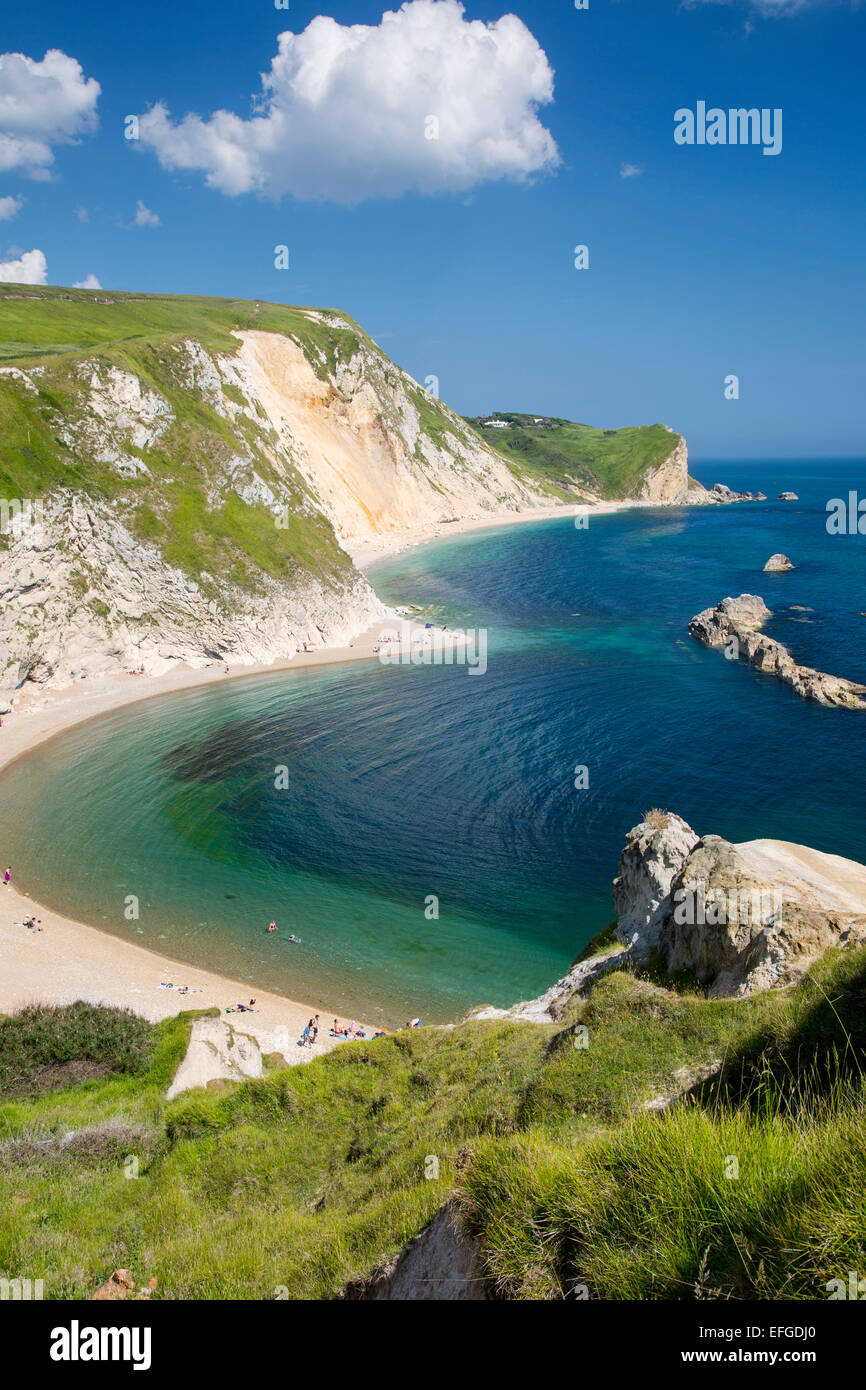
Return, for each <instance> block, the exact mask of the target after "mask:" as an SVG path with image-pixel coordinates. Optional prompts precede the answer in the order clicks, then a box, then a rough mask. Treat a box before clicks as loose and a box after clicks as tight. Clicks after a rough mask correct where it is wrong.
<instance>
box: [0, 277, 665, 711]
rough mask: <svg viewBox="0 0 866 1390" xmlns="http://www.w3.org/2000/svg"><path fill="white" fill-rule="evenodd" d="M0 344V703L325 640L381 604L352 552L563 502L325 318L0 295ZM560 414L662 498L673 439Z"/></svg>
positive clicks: (219, 304) (264, 657)
mask: <svg viewBox="0 0 866 1390" xmlns="http://www.w3.org/2000/svg"><path fill="white" fill-rule="evenodd" d="M3 358H5V359H6V361H7V362H8V363H10V365H6V366H2V367H0V643H2V648H0V651H2V655H0V711H2V710H3V709H8V708H9V706H10V703H11V701H12V700H13V699H15V698H16V694H17V692H19V691H20V690H21V689H22V687H23V686H25V685H29V686H30V688H31V689H32V688H33V684H34V683H36V684H38V685H40V686H46V685H64V684H68V683H69V682H70V681H73V680H76V679H80V678H83V677H86V676H90V675H101V674H106V673H109V672H112V671H122V670H126V669H130V668H132V667H135V668H139V667H143V668H144V670H145V671H146V672H147V673H162V672H164V671H165V670H167V669H169V668H170V667H171V666H172V665H174V664H177V663H184V664H187V665H190V666H193V667H195V666H201V665H204V664H207V663H208V662H211V661H214V660H220V661H224V662H226V663H227V664H229V665H238V664H251V663H258V662H261V663H268V662H271V661H275V660H278V659H280V658H286V657H289V656H291V655H292V654H293V653H294V651H295V650H296V648H297V647H298V646H299V645H300V644H301V643H304V642H306V643H308V644H311V645H312V646H314V647H315V646H322V645H327V646H336V645H341V644H343V643H345V642H347V641H348V640H349V639H350V638H351V637H352V636H353V635H354V634H356V633H358V632H359V631H362V630H364V629H365V628H367V627H369V626H371V625H372V624H374V623H377V622H379V621H380V620H381V619H382V618H384V617H385V616H386V610H385V608H384V607H383V605H382V604H381V603H380V602H379V600H378V599H377V598H376V596H375V594H374V593H373V591H372V589H371V587H370V585H369V583H368V582H367V580H366V579H365V578H364V576H363V575H362V574H361V573H360V572H359V571H358V569H357V568H356V567H355V566H354V564H353V562H352V560H351V558H350V555H349V553H348V552H349V548H350V547H351V546H352V545H353V543H356V542H359V541H367V540H370V539H372V538H375V537H380V536H384V535H387V534H388V533H389V532H394V531H406V530H422V531H423V530H424V529H425V528H426V527H428V526H429V527H431V528H433V527H434V526H436V525H437V524H439V523H442V522H444V521H450V520H458V519H461V518H466V517H473V518H483V517H484V516H485V515H487V514H496V513H498V514H502V513H507V512H512V511H513V512H516V511H518V510H520V509H523V508H527V507H534V506H539V505H545V506H549V505H550V504H551V502H558V501H562V502H566V501H571V500H573V497H572V495H571V494H569V493H568V492H567V491H563V490H562V489H559V490H557V489H556V488H553V490H552V491H551V484H550V480H549V478H548V477H547V475H546V473H545V471H544V468H542V469H541V470H540V472H539V474H538V475H536V474H534V473H533V472H532V471H531V470H528V469H527V467H526V466H524V465H522V464H521V462H520V460H519V459H518V458H517V457H515V458H514V459H512V458H510V457H509V456H508V451H507V450H504V451H503V452H499V451H498V449H496V448H493V447H491V445H490V444H488V443H487V442H486V440H485V439H483V438H482V437H481V435H480V433H478V432H476V431H475V430H474V429H473V428H472V427H471V425H470V424H468V423H467V422H466V421H465V420H462V419H461V418H460V417H459V416H457V415H455V414H454V412H453V411H452V410H450V409H449V408H448V407H447V406H446V405H444V404H443V403H442V402H441V401H439V400H438V399H436V398H435V397H434V396H431V395H430V394H429V393H428V392H426V391H424V390H423V389H422V388H421V387H420V386H419V385H418V383H417V382H415V381H414V380H413V379H412V378H411V377H410V376H408V375H407V373H406V372H404V371H402V370H401V369H400V368H399V367H397V366H395V364H394V363H393V362H391V361H390V360H389V359H388V358H387V357H386V356H385V354H384V353H383V352H381V350H380V349H379V348H378V347H377V346H376V344H375V343H374V342H372V340H371V339H370V338H368V337H367V336H366V335H365V334H364V333H363V332H362V330H361V329H360V328H359V327H358V325H357V324H354V323H353V322H352V320H351V319H349V318H347V317H346V316H345V315H342V314H339V313H336V312H335V311H332V310H315V309H299V308H289V307H286V306H282V305H268V304H258V303H255V304H254V303H247V302H244V301H228V300H211V299H196V298H193V297H183V298H174V297H172V296H159V295H154V296H150V295H133V294H117V295H110V296H107V295H105V294H104V293H100V294H93V293H91V292H86V291H71V292H68V291H62V292H61V291H60V290H56V289H50V288H42V287H39V288H36V287H27V286H19V287H8V289H7V291H6V292H4V293H0V359H3ZM563 428H564V427H563ZM573 428H574V429H577V430H579V431H580V432H582V433H581V439H585V438H590V437H591V440H592V441H593V447H594V448H597V449H601V450H602V451H603V450H605V449H607V450H610V449H613V450H614V456H615V463H616V466H617V468H619V469H620V470H621V472H620V473H619V474H616V476H617V477H619V478H621V479H622V480H625V479H627V480H628V486H627V487H626V485H625V482H624V481H623V482H622V486H621V494H622V495H623V496H625V495H628V496H630V497H637V493H636V491H635V486H636V483H635V480H636V479H640V477H641V476H642V474H644V473H645V474H646V476H645V477H644V481H643V492H642V493H641V497H642V498H643V499H644V500H647V501H651V502H655V503H661V504H665V503H670V502H677V501H681V500H683V499H684V496H685V493H686V492H687V491H688V475H687V451H686V446H685V441H684V440H683V439H681V438H680V437H679V436H675V435H673V434H672V435H671V438H672V440H676V443H675V444H674V447H673V448H672V450H671V453H670V456H669V457H668V458H666V459H664V461H663V462H662V463H661V464H656V463H655V462H654V460H655V459H657V458H658V457H659V456H660V455H661V453H662V451H663V449H664V445H665V439H666V436H665V435H664V432H663V427H661V426H657V427H652V429H651V430H650V434H651V435H652V441H651V442H652V451H648V450H649V445H648V443H647V430H646V429H625V430H622V431H610V430H606V431H598V430H593V429H591V428H590V427H587V426H579V427H577V426H575V427H573ZM653 431H655V433H654V434H653ZM567 432H568V431H567V430H566V431H565V433H566V434H567ZM560 433H562V431H560ZM657 435H659V436H660V437H659V438H656V436H657ZM557 437H559V436H558V435H557ZM546 438H547V435H546V434H545V439H546ZM496 442H497V444H498V443H500V442H501V441H498V440H497V441H496ZM650 463H651V464H652V466H649V465H650ZM611 485H612V484H611Z"/></svg>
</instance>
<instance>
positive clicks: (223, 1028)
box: [166, 1016, 263, 1100]
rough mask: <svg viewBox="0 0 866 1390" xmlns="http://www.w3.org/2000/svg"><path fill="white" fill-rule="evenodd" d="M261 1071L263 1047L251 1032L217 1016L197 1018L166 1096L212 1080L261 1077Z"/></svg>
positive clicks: (209, 1082) (241, 1079) (207, 1084)
mask: <svg viewBox="0 0 866 1390" xmlns="http://www.w3.org/2000/svg"><path fill="white" fill-rule="evenodd" d="M262 1070H263V1065H262V1053H261V1048H260V1047H259V1044H258V1043H257V1041H256V1039H255V1038H254V1037H253V1036H252V1035H251V1034H250V1033H241V1032H238V1030H237V1029H235V1028H232V1026H231V1024H229V1023H226V1022H225V1020H224V1019H221V1018H219V1017H217V1016H207V1017H205V1018H197V1019H195V1020H194V1022H193V1025H192V1032H191V1033H190V1039H189V1046H188V1047H187V1050H186V1056H185V1057H184V1059H183V1061H182V1062H181V1064H180V1066H179V1067H178V1069H177V1071H176V1072H175V1075H174V1079H173V1081H172V1083H171V1085H170V1086H169V1088H168V1091H167V1092H166V1099H167V1100H173V1099H174V1097H175V1096H179V1095H181V1094H182V1092H184V1091H189V1090H192V1088H193V1087H194V1086H209V1085H210V1084H211V1082H213V1081H243V1080H245V1079H246V1078H249V1077H259V1076H261V1075H262Z"/></svg>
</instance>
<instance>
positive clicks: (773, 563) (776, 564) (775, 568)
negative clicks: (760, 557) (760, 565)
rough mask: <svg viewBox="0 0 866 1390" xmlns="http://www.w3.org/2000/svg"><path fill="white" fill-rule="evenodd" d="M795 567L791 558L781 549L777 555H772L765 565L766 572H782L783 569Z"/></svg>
mask: <svg viewBox="0 0 866 1390" xmlns="http://www.w3.org/2000/svg"><path fill="white" fill-rule="evenodd" d="M793 568H794V564H793V561H791V560H789V559H788V556H787V555H783V554H782V553H781V551H778V552H777V553H776V554H775V555H771V556H770V558H769V560H768V561H767V563H766V564H765V566H764V573H765V574H781V573H783V571H785V570H792V569H793Z"/></svg>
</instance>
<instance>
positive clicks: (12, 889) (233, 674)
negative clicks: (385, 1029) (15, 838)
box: [0, 619, 424, 1065]
mask: <svg viewBox="0 0 866 1390" xmlns="http://www.w3.org/2000/svg"><path fill="white" fill-rule="evenodd" d="M388 626H389V622H388V620H387V619H384V620H383V621H382V622H380V623H377V624H376V625H375V626H374V627H371V628H367V629H366V630H365V631H364V632H362V633H359V634H358V636H357V637H355V638H354V639H353V641H352V644H351V646H349V647H323V648H319V649H317V650H316V651H312V652H302V653H299V654H297V655H295V656H293V657H291V658H289V659H288V660H283V661H276V662H272V663H270V664H269V665H264V664H258V665H251V666H239V667H229V669H228V671H226V670H225V668H224V666H223V665H222V663H218V664H217V665H215V666H212V667H202V668H199V669H195V668H192V667H183V668H179V669H177V670H174V671H170V672H168V673H166V674H165V675H161V676H129V675H123V674H121V675H107V676H99V677H96V678H95V679H94V680H92V681H87V682H81V683H80V684H79V685H75V686H67V687H65V688H62V689H60V690H55V691H48V692H44V693H43V694H42V696H41V698H39V699H38V700H37V701H31V702H29V704H25V706H24V707H23V708H20V707H19V708H16V709H14V710H13V711H12V713H11V714H7V715H4V717H3V727H2V729H0V773H2V772H3V771H4V770H5V769H6V768H8V767H10V766H11V765H12V764H13V763H15V762H17V761H18V760H19V759H21V758H24V757H26V756H27V755H28V754H29V753H31V752H32V751H33V750H34V749H35V748H38V747H40V746H41V745H42V744H44V743H48V742H50V741H51V739H53V738H58V737H60V736H62V734H64V733H65V732H66V731H67V730H68V729H72V728H75V727H77V726H78V725H81V724H85V723H87V722H88V721H89V720H91V719H98V718H99V717H100V715H103V714H108V713H111V712H113V711H114V710H118V709H123V708H126V707H127V706H130V705H134V704H138V703H140V702H142V701H145V700H153V699H157V698H158V697H159V696H161V695H168V694H173V693H174V692H176V691H181V690H191V689H196V688H200V687H202V686H205V685H218V684H224V683H225V682H227V681H232V680H239V679H242V678H243V677H250V678H254V677H255V676H259V675H268V674H273V673H275V672H278V671H291V670H298V669H304V668H309V667H313V666H324V665H333V664H338V663H343V662H348V661H363V660H373V659H375V657H376V650H375V649H376V648H377V647H378V636H379V634H380V633H381V632H382V631H383V630H387V629H388ZM411 627H412V630H413V633H414V632H419V633H420V632H423V631H424V628H423V626H422V625H420V624H417V623H412V624H411ZM3 867H4V868H5V863H4V866H3ZM12 870H13V881H12V883H11V884H10V885H9V886H8V887H5V888H3V889H2V890H0V1014H2V1013H13V1012H15V1011H17V1010H18V1009H21V1008H23V1007H25V1006H26V1005H27V1004H31V1003H40V1004H69V1003H72V1002H73V1001H74V1000H76V999H83V1000H85V1001H87V1002H90V1003H103V1004H109V1005H113V1006H115V1007H119V1008H129V1009H132V1010H133V1011H134V1012H135V1013H138V1014H141V1015H142V1016H143V1017H144V1018H147V1019H148V1020H149V1021H150V1022H157V1021H158V1020H160V1019H163V1018H169V1017H172V1016H173V1015H175V1014H177V1013H180V1012H182V1011H183V1010H185V1009H205V1008H212V1007H217V1008H219V1010H220V1016H221V1017H223V1018H225V1016H226V1015H225V1009H226V1006H233V1005H236V1004H237V1003H238V1002H241V1003H246V1002H247V1001H248V1000H249V999H250V998H251V997H254V998H255V999H256V1011H255V1013H249V1012H245V1013H244V1014H243V1031H244V1032H247V1033H251V1034H252V1035H253V1036H254V1037H255V1038H256V1039H257V1041H258V1042H259V1045H260V1046H261V1048H262V1051H263V1052H276V1051H280V1050H281V1049H280V1048H279V1047H277V1046H276V1045H275V1043H274V1035H275V1033H276V1031H277V1030H278V1029H279V1030H285V1029H288V1032H289V1036H290V1039H291V1037H292V1035H293V1034H294V1035H295V1037H296V1038H297V1037H300V1034H301V1032H302V1030H303V1028H304V1026H305V1024H306V1023H307V1021H308V1019H309V1018H310V1017H312V1016H314V1015H315V1014H316V1013H319V1014H321V1016H322V1020H323V1022H322V1026H321V1029H320V1033H319V1042H318V1043H317V1045H316V1047H315V1049H314V1050H312V1051H310V1050H308V1049H303V1050H301V1049H300V1048H297V1049H294V1048H292V1049H291V1055H290V1056H289V1057H288V1058H287V1062H288V1063H289V1065H294V1064H295V1063H299V1062H307V1061H311V1060H312V1059H313V1057H315V1056H319V1055H320V1054H321V1053H323V1052H327V1051H330V1050H331V1049H332V1048H334V1047H336V1046H338V1045H339V1044H340V1041H341V1040H340V1039H338V1038H330V1037H328V1036H327V1031H328V1028H329V1027H330V1024H331V1021H332V1020H333V1018H334V1016H335V1013H336V1017H338V1018H339V1020H340V1022H341V1023H342V1024H345V1023H347V1022H349V1021H350V1019H349V1017H348V1016H347V1015H345V1014H343V1013H341V1012H340V1011H339V1009H336V1010H332V1007H331V1006H329V1009H328V1011H327V1013H326V1012H324V1010H323V1006H322V1005H310V1004H305V1003H302V1002H301V1001H299V1000H295V999H290V998H289V997H288V996H285V995H281V994H276V993H274V992H273V991H269V990H264V989H260V988H259V987H258V986H256V985H255V984H252V983H251V982H250V981H248V980H247V981H242V980H237V979H233V978H231V977H229V976H226V975H223V974H221V973H219V972H217V971H210V970H203V969H201V968H199V967H197V966H193V965H189V964H186V963H185V962H183V961H181V960H178V959H176V958H174V957H171V956H168V955H163V954H161V953H160V952H157V951H152V950H150V949H149V948H147V947H144V946H139V945H138V944H137V943H136V942H133V941H129V942H127V941H124V940H123V939H122V938H120V937H117V936H114V935H113V934H112V933H110V932H105V931H101V930H100V929H99V928H98V927H94V926H91V925H90V924H89V923H87V922H81V921H78V920H77V919H76V918H72V917H67V916H65V915H64V914H63V913H60V912H56V911H54V910H53V909H52V908H49V907H46V906H45V905H44V904H43V903H40V902H39V901H38V900H37V899H36V898H34V897H31V896H30V895H29V894H28V893H25V892H23V891H21V890H20V889H18V888H17V887H16V885H15V881H14V871H15V866H14V865H13V866H12ZM31 915H32V916H36V917H37V918H38V919H39V920H40V921H41V923H42V927H43V931H42V932H41V933H38V932H34V931H31V930H29V929H28V928H27V927H25V926H23V925H22V924H23V922H24V921H25V920H26V918H27V917H29V916H31ZM162 981H171V982H173V983H174V984H178V983H180V984H183V985H187V986H189V989H190V993H189V994H184V995H182V996H179V995H178V993H177V989H176V988H174V989H163V988H161V987H160V986H161V982H162ZM193 991H196V992H193ZM181 1000H182V1001H183V1002H181ZM232 1021H234V1015H232ZM359 1021H360V1024H361V1027H362V1028H363V1029H364V1031H365V1032H366V1034H367V1036H368V1038H369V1037H371V1036H372V1034H373V1032H374V1031H375V1029H376V1027H378V1026H381V1025H379V1024H375V1025H374V1024H370V1023H369V1022H368V1021H366V1020H359ZM295 1051H296V1052H297V1056H295V1055H293V1054H294V1052H295Z"/></svg>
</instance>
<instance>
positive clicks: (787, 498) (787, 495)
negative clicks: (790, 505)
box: [779, 492, 800, 502]
mask: <svg viewBox="0 0 866 1390" xmlns="http://www.w3.org/2000/svg"><path fill="white" fill-rule="evenodd" d="M799 500H800V499H799V497H798V496H797V494H796V492H780V493H779V501H780V502H799Z"/></svg>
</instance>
